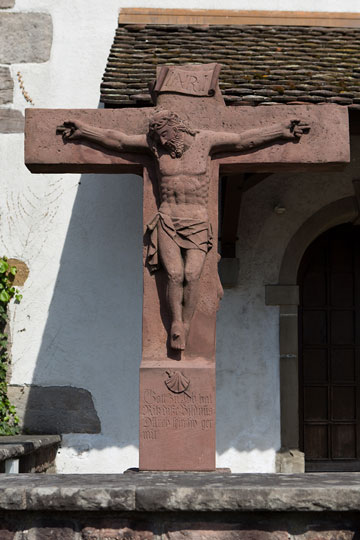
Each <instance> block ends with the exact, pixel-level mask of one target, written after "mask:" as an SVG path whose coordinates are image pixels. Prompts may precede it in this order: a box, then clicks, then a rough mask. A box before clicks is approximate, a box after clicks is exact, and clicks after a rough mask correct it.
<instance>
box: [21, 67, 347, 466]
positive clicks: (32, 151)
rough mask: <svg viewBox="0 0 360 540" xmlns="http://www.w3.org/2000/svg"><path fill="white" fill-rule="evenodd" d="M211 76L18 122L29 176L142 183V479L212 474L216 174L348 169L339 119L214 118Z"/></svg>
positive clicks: (173, 77) (190, 70)
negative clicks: (87, 175) (95, 175)
mask: <svg viewBox="0 0 360 540" xmlns="http://www.w3.org/2000/svg"><path fill="white" fill-rule="evenodd" d="M218 73H219V66H218V65H217V64H209V65H199V66H180V67H179V66H177V67H175V66H169V67H162V68H159V69H158V73H157V81H156V84H155V85H154V87H153V89H152V91H153V96H154V99H155V101H156V105H157V107H156V109H151V108H143V109H127V110H126V109H125V110H124V109H115V110H96V111H81V110H78V111H76V110H74V111H64V110H56V111H49V110H29V111H28V112H27V118H26V164H27V166H28V167H29V169H30V170H31V171H32V172H59V173H60V172H111V173H114V172H118V173H119V172H136V173H143V177H144V212H143V215H144V229H145V233H146V234H145V236H144V238H145V246H144V248H145V249H144V299H143V357H142V363H141V368H140V469H142V470H212V469H214V467H215V319H216V310H217V307H218V302H219V298H220V297H221V285H220V283H219V278H218V273H217V262H218V255H217V247H216V245H217V242H216V239H217V207H218V196H217V194H218V188H217V179H218V175H219V167H221V169H222V170H223V171H224V172H232V173H233V172H236V171H239V172H244V171H246V172H249V171H261V172H264V171H269V172H275V171H279V170H308V169H316V168H317V169H324V167H325V168H329V165H330V164H331V166H336V165H337V166H341V165H342V164H344V163H346V162H347V161H348V160H349V144H348V124H347V116H346V110H344V109H342V108H340V107H338V106H335V105H328V106H322V107H316V106H284V107H282V106H272V107H257V108H251V107H225V106H224V102H223V98H222V96H221V93H220V91H219V88H218V82H217V77H218ZM60 134H61V135H62V137H60V136H59V135H60ZM49 141H51V142H50V143H49ZM159 268H160V271H159V272H155V273H153V271H154V270H157V269H159Z"/></svg>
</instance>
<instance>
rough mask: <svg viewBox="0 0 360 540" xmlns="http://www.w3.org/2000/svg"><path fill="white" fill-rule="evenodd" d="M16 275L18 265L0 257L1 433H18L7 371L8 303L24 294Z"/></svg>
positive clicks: (16, 300) (17, 420) (17, 421)
mask: <svg viewBox="0 0 360 540" xmlns="http://www.w3.org/2000/svg"><path fill="white" fill-rule="evenodd" d="M15 275H16V267H15V266H10V265H9V263H8V262H7V258H6V257H2V258H0V435H17V434H18V433H19V418H18V417H17V416H16V410H15V407H14V406H13V405H11V403H10V401H9V398H8V395H7V382H6V372H7V369H8V366H9V363H10V359H9V355H8V335H7V334H6V325H7V321H8V305H9V302H10V301H11V300H12V299H13V298H14V299H15V302H16V303H19V302H20V300H21V298H22V295H21V294H19V291H18V289H16V288H15V287H14V286H13V285H12V283H13V280H14V277H15Z"/></svg>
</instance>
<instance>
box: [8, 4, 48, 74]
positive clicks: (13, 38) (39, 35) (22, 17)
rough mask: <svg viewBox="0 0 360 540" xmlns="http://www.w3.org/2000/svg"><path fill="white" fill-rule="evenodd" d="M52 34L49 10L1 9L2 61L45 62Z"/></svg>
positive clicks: (15, 62) (10, 62)
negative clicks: (29, 11) (19, 10)
mask: <svg viewBox="0 0 360 540" xmlns="http://www.w3.org/2000/svg"><path fill="white" fill-rule="evenodd" d="M0 1H4V0H0ZM52 34H53V29H52V19H51V16H50V15H49V14H47V13H16V12H2V13H1V12H0V64H17V63H22V62H46V61H47V60H49V58H50V51H51V44H52Z"/></svg>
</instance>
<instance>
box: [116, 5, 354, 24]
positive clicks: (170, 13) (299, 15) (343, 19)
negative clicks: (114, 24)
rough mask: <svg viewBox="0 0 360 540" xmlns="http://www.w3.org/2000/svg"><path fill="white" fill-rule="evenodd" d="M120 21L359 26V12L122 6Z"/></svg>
mask: <svg viewBox="0 0 360 540" xmlns="http://www.w3.org/2000/svg"><path fill="white" fill-rule="evenodd" d="M119 23H120V24H193V25H197V24H198V25H209V24H221V25H228V24H229V25H269V26H272V25H274V26H325V27H336V28H342V27H344V28H360V13H340V12H325V11H324V12H319V11H236V10H221V9H160V8H122V9H121V10H120V15H119Z"/></svg>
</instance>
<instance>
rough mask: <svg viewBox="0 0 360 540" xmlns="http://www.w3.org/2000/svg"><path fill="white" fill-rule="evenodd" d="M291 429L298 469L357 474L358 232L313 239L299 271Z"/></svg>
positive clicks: (343, 229) (348, 228) (344, 229)
mask: <svg viewBox="0 0 360 540" xmlns="http://www.w3.org/2000/svg"><path fill="white" fill-rule="evenodd" d="M298 284H299V287H300V306H299V318H298V320H299V405H300V407H299V412H300V414H299V427H300V434H299V439H300V450H302V451H303V452H304V453H305V470H306V471H345V470H347V471H349V470H350V471H360V355H359V353H360V227H357V226H353V225H352V224H344V225H338V226H336V227H333V228H332V229H329V230H328V231H326V232H325V233H323V234H322V235H320V236H319V237H318V238H317V239H316V240H314V241H313V242H312V243H311V244H310V246H309V247H308V248H307V250H306V251H305V253H304V256H303V258H302V261H301V264H300V267H299V272H298Z"/></svg>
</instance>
